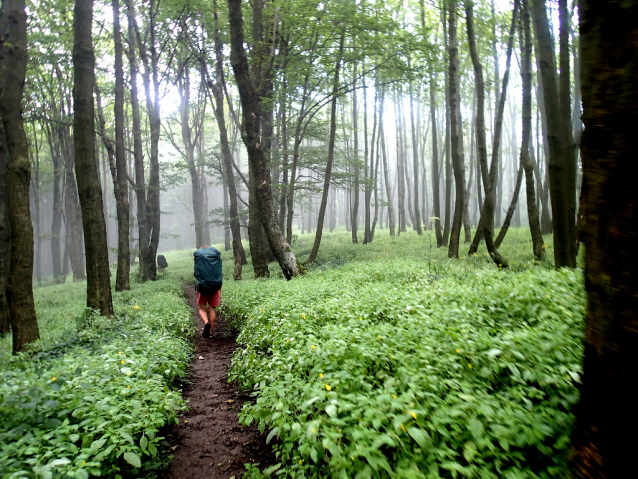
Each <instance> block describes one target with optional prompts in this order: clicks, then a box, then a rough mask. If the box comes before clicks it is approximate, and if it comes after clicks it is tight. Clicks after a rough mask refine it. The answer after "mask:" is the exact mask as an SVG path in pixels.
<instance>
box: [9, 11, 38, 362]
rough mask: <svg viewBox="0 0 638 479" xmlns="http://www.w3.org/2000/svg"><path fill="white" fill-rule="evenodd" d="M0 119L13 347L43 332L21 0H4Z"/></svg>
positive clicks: (22, 345) (20, 347) (20, 346)
mask: <svg viewBox="0 0 638 479" xmlns="http://www.w3.org/2000/svg"><path fill="white" fill-rule="evenodd" d="M0 32H2V36H1V37H0V82H1V83H0V120H1V121H2V129H3V130H4V137H5V139H6V147H7V152H8V161H7V176H6V182H7V189H6V191H7V192H8V213H9V228H10V230H11V240H10V241H11V259H10V267H9V268H10V273H9V311H10V318H11V329H12V331H13V352H14V353H17V352H19V351H22V350H24V349H25V347H26V345H27V344H28V343H31V342H33V341H36V340H38V339H39V338H40V334H39V331H38V321H37V318H36V313H35V307H34V303H33V284H32V276H33V225H32V224H31V212H30V210H29V182H30V180H31V169H30V165H29V152H28V148H27V136H26V134H25V131H24V124H23V121H22V94H23V89H24V79H25V74H26V68H27V56H28V55H27V17H26V12H25V5H24V2H23V1H22V0H5V1H3V2H2V10H1V11H0Z"/></svg>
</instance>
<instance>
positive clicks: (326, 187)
mask: <svg viewBox="0 0 638 479" xmlns="http://www.w3.org/2000/svg"><path fill="white" fill-rule="evenodd" d="M345 34H346V31H345V27H342V28H341V37H340V39H339V53H338V55H339V56H338V57H337V65H336V66H335V75H334V80H333V83H332V100H331V101H330V137H329V139H328V158H327V161H326V171H325V173H324V177H323V193H322V195H321V205H320V206H319V216H318V218H317V231H316V233H315V242H314V244H313V245H312V251H311V252H310V256H309V257H308V261H306V263H314V262H315V261H317V254H318V253H319V246H320V245H321V235H322V234H323V222H324V218H325V216H326V207H327V205H328V193H329V191H330V176H331V175H332V162H333V160H334V153H335V138H336V135H337V93H338V91H339V85H340V82H339V72H340V71H341V59H342V57H343V45H344V40H345Z"/></svg>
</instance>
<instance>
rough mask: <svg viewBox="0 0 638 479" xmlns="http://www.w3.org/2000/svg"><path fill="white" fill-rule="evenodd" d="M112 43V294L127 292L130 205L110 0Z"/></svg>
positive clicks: (116, 27) (116, 31) (118, 45)
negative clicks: (114, 267) (114, 240)
mask: <svg viewBox="0 0 638 479" xmlns="http://www.w3.org/2000/svg"><path fill="white" fill-rule="evenodd" d="M113 42H114V45H115V105H114V112H115V171H116V175H115V177H113V189H114V190H115V207H116V209H117V272H116V273H115V291H124V290H128V289H131V284H130V281H129V273H130V269H131V263H130V261H131V253H130V250H129V249H130V239H129V222H130V205H129V202H128V180H127V171H126V152H125V150H124V69H123V65H122V63H123V59H122V57H123V52H122V34H121V32H120V2H119V0H113Z"/></svg>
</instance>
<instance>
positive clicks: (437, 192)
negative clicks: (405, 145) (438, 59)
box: [429, 67, 443, 247]
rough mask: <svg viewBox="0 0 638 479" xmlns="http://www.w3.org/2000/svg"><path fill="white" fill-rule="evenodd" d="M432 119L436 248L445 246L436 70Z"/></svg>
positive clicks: (431, 78)
mask: <svg viewBox="0 0 638 479" xmlns="http://www.w3.org/2000/svg"><path fill="white" fill-rule="evenodd" d="M429 73H430V117H431V121H432V195H433V200H432V206H433V208H434V211H433V213H434V214H433V215H432V216H434V220H433V221H434V232H435V235H436V246H437V247H441V246H443V233H442V231H441V193H440V181H441V178H440V177H441V175H440V174H439V149H438V143H437V141H438V137H437V132H436V79H435V76H434V68H433V67H431V68H430V71H429Z"/></svg>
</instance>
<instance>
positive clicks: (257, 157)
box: [228, 0, 299, 279]
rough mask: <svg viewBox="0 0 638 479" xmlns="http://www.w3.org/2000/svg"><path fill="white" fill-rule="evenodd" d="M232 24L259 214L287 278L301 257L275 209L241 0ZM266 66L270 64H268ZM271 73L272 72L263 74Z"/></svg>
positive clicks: (233, 4)
mask: <svg viewBox="0 0 638 479" xmlns="http://www.w3.org/2000/svg"><path fill="white" fill-rule="evenodd" d="M228 12H229V24H230V32H231V63H232V66H233V71H234V73H235V79H236V81H237V88H238V90H239V96H240V98H241V105H242V139H243V140H244V144H245V145H246V149H247V151H248V160H249V161H250V164H251V167H252V168H253V174H254V178H255V185H254V186H255V196H256V198H257V202H258V208H259V217H260V219H261V223H262V225H263V227H264V231H265V233H266V237H267V238H268V243H269V244H270V247H271V249H272V252H273V253H274V255H275V257H276V258H277V261H278V262H279V266H280V267H281V269H282V271H283V274H284V276H285V277H286V279H291V278H293V277H295V276H297V274H298V273H299V269H298V266H297V258H295V254H294V253H293V252H292V249H291V248H290V245H289V244H288V243H287V242H286V240H285V239H284V238H283V236H282V233H281V230H280V229H279V223H278V221H277V215H276V212H275V210H274V208H273V201H272V190H271V188H270V169H269V167H268V164H267V161H266V157H265V155H264V150H263V147H262V145H261V141H262V140H261V132H260V130H261V128H260V126H261V125H260V120H261V118H262V115H261V105H260V100H261V92H260V87H261V85H259V84H258V85H254V84H253V79H251V74H250V70H249V66H248V59H247V57H246V51H245V49H244V31H243V19H242V13H241V1H240V0H228ZM265 68H266V69H268V68H269V66H265ZM263 73H266V75H265V76H268V75H269V74H270V73H269V72H268V71H265V72H260V75H259V76H262V74H263Z"/></svg>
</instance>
